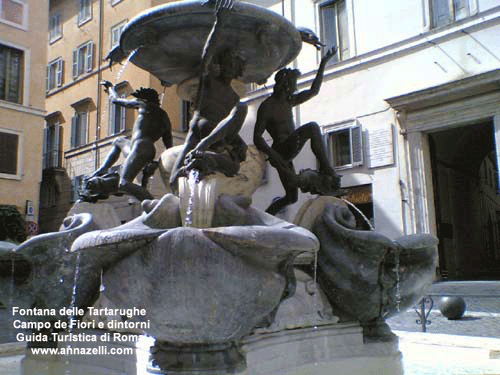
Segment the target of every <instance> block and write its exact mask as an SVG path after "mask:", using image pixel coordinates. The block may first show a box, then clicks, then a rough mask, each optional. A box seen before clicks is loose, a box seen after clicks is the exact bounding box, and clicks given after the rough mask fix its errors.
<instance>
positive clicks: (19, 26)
mask: <svg viewBox="0 0 500 375" xmlns="http://www.w3.org/2000/svg"><path fill="white" fill-rule="evenodd" d="M0 23H4V24H6V25H9V26H12V27H15V28H16V29H20V30H24V31H28V26H27V25H20V24H18V23H15V22H12V21H8V20H4V19H3V18H0Z"/></svg>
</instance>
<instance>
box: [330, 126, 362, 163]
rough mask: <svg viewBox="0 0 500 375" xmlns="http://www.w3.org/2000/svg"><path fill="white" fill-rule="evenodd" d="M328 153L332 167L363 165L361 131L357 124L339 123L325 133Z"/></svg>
mask: <svg viewBox="0 0 500 375" xmlns="http://www.w3.org/2000/svg"><path fill="white" fill-rule="evenodd" d="M325 136H326V144H327V148H328V155H329V158H330V160H331V163H332V166H333V167H334V168H352V167H356V166H360V165H363V132H362V129H361V126H360V125H358V124H352V125H348V126H346V125H341V126H338V127H335V128H334V129H333V130H331V131H328V132H327V133H326V134H325Z"/></svg>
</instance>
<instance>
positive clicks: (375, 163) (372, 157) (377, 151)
mask: <svg viewBox="0 0 500 375" xmlns="http://www.w3.org/2000/svg"><path fill="white" fill-rule="evenodd" d="M393 129H394V127H393V126H392V124H391V125H387V126H383V127H376V128H368V160H369V167H370V168H377V167H383V166H387V165H392V164H394V131H393Z"/></svg>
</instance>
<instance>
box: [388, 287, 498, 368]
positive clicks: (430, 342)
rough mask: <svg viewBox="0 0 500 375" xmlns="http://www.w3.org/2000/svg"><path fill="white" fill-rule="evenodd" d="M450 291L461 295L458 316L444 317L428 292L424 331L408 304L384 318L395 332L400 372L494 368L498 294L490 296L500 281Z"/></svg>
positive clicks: (496, 345)
mask: <svg viewBox="0 0 500 375" xmlns="http://www.w3.org/2000/svg"><path fill="white" fill-rule="evenodd" d="M497 287H498V289H497ZM431 292H436V290H435V288H433V289H431ZM455 293H456V294H457V295H461V296H462V297H463V298H464V300H465V303H466V311H465V314H464V316H463V317H462V318H461V319H459V320H448V319H447V318H445V317H444V316H443V315H442V314H441V313H440V311H439V308H438V304H439V297H434V298H433V299H434V307H433V309H432V310H431V312H430V314H429V316H428V320H429V321H430V323H428V324H427V327H426V329H427V332H426V333H423V332H422V325H419V324H417V322H416V321H417V320H418V319H419V316H418V315H417V313H416V312H415V310H414V309H409V310H408V311H406V312H402V313H401V314H399V315H397V316H395V317H393V318H390V319H388V321H387V323H388V324H389V326H390V327H391V329H392V330H393V331H395V333H396V334H397V335H398V336H399V337H400V345H399V348H400V350H401V352H402V353H403V366H404V371H405V375H462V374H475V375H479V374H500V298H499V297H493V296H495V295H497V294H499V293H500V283H498V284H491V283H490V284H488V285H486V287H484V285H478V284H476V285H473V284H472V285H470V286H467V285H461V288H460V290H458V291H455ZM418 307H420V306H418Z"/></svg>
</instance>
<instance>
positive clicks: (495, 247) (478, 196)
mask: <svg viewBox="0 0 500 375" xmlns="http://www.w3.org/2000/svg"><path fill="white" fill-rule="evenodd" d="M429 145H430V151H431V163H432V175H433V184H434V202H435V208H436V222H437V228H438V237H439V271H440V274H441V276H442V277H443V278H447V279H451V280H485V279H500V195H499V190H498V167H497V163H496V153H495V140H494V129H493V124H492V121H487V122H484V123H479V124H475V125H469V126H463V127H457V128H453V129H448V130H444V131H439V132H435V133H431V134H429Z"/></svg>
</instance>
